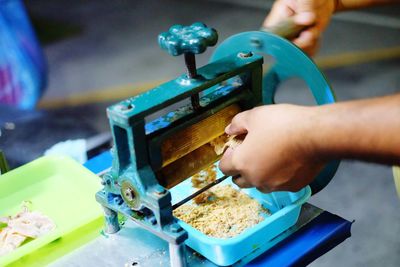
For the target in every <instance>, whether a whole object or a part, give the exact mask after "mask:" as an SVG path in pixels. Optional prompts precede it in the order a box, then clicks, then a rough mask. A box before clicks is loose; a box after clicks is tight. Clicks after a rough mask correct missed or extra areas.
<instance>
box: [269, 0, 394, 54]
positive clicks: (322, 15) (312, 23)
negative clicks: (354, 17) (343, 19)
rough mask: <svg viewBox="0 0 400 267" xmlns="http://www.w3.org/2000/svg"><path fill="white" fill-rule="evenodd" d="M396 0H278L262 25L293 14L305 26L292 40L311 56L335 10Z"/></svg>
mask: <svg viewBox="0 0 400 267" xmlns="http://www.w3.org/2000/svg"><path fill="white" fill-rule="evenodd" d="M395 3H397V4H400V0H277V1H275V3H274V5H273V6H272V9H271V12H270V13H269V14H268V16H267V17H266V18H265V20H264V23H263V27H265V28H270V27H273V26H274V25H277V24H279V22H281V21H283V20H285V19H288V18H293V20H294V22H295V23H296V24H298V25H304V26H306V27H305V29H304V30H303V31H302V32H301V33H300V34H299V35H298V37H295V38H294V39H293V40H292V41H293V42H294V43H295V44H296V45H297V46H299V47H300V48H302V49H303V50H304V51H305V52H306V53H307V54H309V55H311V56H312V55H314V54H315V53H316V51H317V49H318V43H319V40H320V37H321V34H322V32H323V31H324V30H325V28H326V27H327V26H328V24H329V22H330V19H331V17H332V15H333V14H334V13H335V12H339V11H345V10H352V9H360V8H365V7H371V6H376V5H384V4H395Z"/></svg>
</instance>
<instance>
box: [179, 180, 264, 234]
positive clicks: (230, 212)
mask: <svg viewBox="0 0 400 267" xmlns="http://www.w3.org/2000/svg"><path fill="white" fill-rule="evenodd" d="M208 191H210V192H211V194H212V197H209V198H208V199H207V201H205V202H203V203H200V204H190V203H188V204H185V205H182V206H181V207H179V208H177V209H176V210H174V216H176V217H177V218H178V219H180V220H182V221H184V222H186V223H188V224H190V225H191V226H193V227H194V228H196V229H197V230H199V231H200V232H202V233H204V234H206V235H208V236H211V237H217V238H230V237H234V236H236V235H238V234H240V233H241V232H243V231H244V230H245V229H246V228H249V227H252V226H254V225H256V224H258V223H260V222H261V221H263V220H264V217H265V216H266V215H269V214H270V212H269V211H268V210H267V209H265V208H264V207H262V205H261V204H260V203H259V202H258V201H257V200H255V199H252V198H250V197H249V196H248V195H247V194H245V193H243V192H241V191H238V190H236V189H234V188H233V187H232V186H231V185H218V186H215V187H213V188H211V189H210V190H208ZM208 191H207V192H208ZM263 215H264V216H263Z"/></svg>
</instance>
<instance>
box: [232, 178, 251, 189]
mask: <svg viewBox="0 0 400 267" xmlns="http://www.w3.org/2000/svg"><path fill="white" fill-rule="evenodd" d="M232 182H233V183H235V184H236V185H237V186H239V187H241V188H250V187H254V186H253V185H252V184H250V183H249V182H248V181H247V180H246V179H245V178H243V177H241V176H236V177H233V178H232Z"/></svg>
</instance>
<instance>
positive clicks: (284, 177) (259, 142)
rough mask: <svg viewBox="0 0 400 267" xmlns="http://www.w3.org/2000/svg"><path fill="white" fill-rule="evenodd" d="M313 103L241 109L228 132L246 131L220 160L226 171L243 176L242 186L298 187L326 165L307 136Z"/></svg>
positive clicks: (240, 179)
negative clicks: (239, 142) (238, 143)
mask: <svg viewBox="0 0 400 267" xmlns="http://www.w3.org/2000/svg"><path fill="white" fill-rule="evenodd" d="M311 109H312V108H311V107H301V106H294V105H285V104H281V105H268V106H262V107H257V108H254V109H252V110H249V111H245V112H242V113H239V114H238V115H236V116H235V117H234V119H233V120H232V123H231V124H230V125H229V126H228V127H227V128H226V130H225V131H226V133H227V134H229V135H238V134H244V133H246V134H247V135H246V138H245V139H244V141H243V143H242V144H241V145H239V146H237V147H236V148H234V149H232V148H228V150H227V151H226V152H225V154H224V156H223V158H222V159H221V161H220V165H219V167H220V169H221V170H222V171H223V172H224V173H225V174H230V175H236V174H240V175H241V177H240V178H238V179H236V180H235V183H236V184H238V185H239V186H240V187H251V186H255V187H257V188H258V189H259V190H261V191H263V192H270V191H283V190H285V191H298V190H300V189H301V188H302V187H304V186H306V185H307V184H309V183H310V182H311V181H312V180H313V179H314V178H315V176H316V175H317V174H318V173H319V172H320V170H321V169H322V167H323V166H324V162H323V161H321V159H319V158H317V157H316V155H315V153H316V151H315V149H314V147H313V144H312V143H311V142H310V139H309V138H308V136H309V133H310V131H313V129H312V128H310V126H311V123H312V120H313V117H312V114H313V113H312V112H310V110H311Z"/></svg>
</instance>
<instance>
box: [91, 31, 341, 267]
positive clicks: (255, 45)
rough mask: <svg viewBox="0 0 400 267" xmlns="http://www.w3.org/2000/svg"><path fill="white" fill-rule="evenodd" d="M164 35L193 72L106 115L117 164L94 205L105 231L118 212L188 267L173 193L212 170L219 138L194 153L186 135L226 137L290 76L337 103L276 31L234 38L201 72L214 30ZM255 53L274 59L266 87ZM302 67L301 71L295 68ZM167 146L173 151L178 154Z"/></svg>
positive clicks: (112, 228) (113, 228)
mask: <svg viewBox="0 0 400 267" xmlns="http://www.w3.org/2000/svg"><path fill="white" fill-rule="evenodd" d="M160 36H161V37H160V39H159V41H160V45H161V47H162V48H164V49H166V50H168V52H169V53H170V54H172V55H180V54H184V55H185V61H186V63H187V66H188V74H183V75H181V76H180V77H178V78H176V79H174V80H171V81H169V82H166V83H164V84H161V85H160V86H158V87H156V88H154V89H152V90H150V91H148V92H145V93H143V94H141V95H138V96H135V97H132V98H130V99H127V100H124V101H121V102H120V103H118V104H115V105H113V106H111V107H109V108H108V109H107V114H108V117H109V121H110V126H111V131H112V134H113V140H114V147H113V149H112V154H113V164H112V168H111V170H110V171H109V172H108V173H106V174H105V175H104V176H103V181H102V183H103V185H104V188H103V189H102V190H101V191H99V192H98V193H97V194H96V199H97V201H98V202H99V203H100V204H101V205H102V206H103V208H104V212H105V221H106V232H107V233H115V232H117V231H118V230H119V224H118V213H120V214H124V215H125V216H127V217H128V218H130V219H132V220H134V221H135V222H136V223H137V224H138V225H140V226H141V227H143V228H145V229H147V230H149V231H150V232H152V233H154V234H156V235H158V236H159V237H161V238H163V239H164V240H166V241H167V242H169V244H170V258H171V265H172V266H185V264H186V260H185V254H184V253H185V246H184V241H185V240H186V239H187V233H186V231H184V230H183V229H182V228H181V227H180V225H179V224H177V222H176V219H175V218H174V216H173V215H172V205H171V195H170V192H169V191H168V190H167V189H168V188H171V187H173V186H174V185H176V184H178V183H179V182H181V181H183V180H184V179H185V178H187V177H190V176H191V175H192V174H194V173H195V172H197V171H198V170H201V169H202V168H204V167H205V166H207V165H208V164H210V162H209V161H205V160H202V158H203V157H204V158H206V156H207V155H211V154H210V153H214V151H213V150H212V147H211V146H210V145H209V142H210V141H211V140H213V139H214V138H215V137H218V135H216V136H211V134H208V135H207V136H202V138H203V139H204V140H200V141H198V142H197V143H196V146H195V147H192V148H191V149H190V150H188V149H187V147H188V145H187V144H188V143H185V142H186V141H185V140H184V139H185V138H188V135H187V134H186V133H187V132H188V131H189V132H191V133H192V132H196V133H198V132H201V131H202V130H205V129H210V128H212V129H213V130H215V132H218V133H220V131H222V133H223V129H224V128H225V126H226V125H227V124H228V123H229V122H230V119H231V118H232V117H233V116H234V115H235V114H237V113H238V112H240V111H241V110H246V109H249V108H252V107H254V106H257V105H260V104H262V103H264V104H271V103H273V96H274V94H275V91H276V87H277V85H278V84H279V82H280V81H282V80H284V79H287V78H290V77H295V76H296V77H301V78H305V80H306V82H307V84H308V85H309V86H310V88H311V90H312V92H313V93H314V96H315V98H316V100H317V103H318V104H324V103H330V102H334V96H333V93H332V91H331V90H330V87H329V84H328V83H327V82H326V80H325V78H324V76H323V75H322V74H321V73H320V72H319V70H318V69H317V68H316V66H315V65H314V64H313V62H312V61H311V60H310V59H309V58H308V57H307V56H305V55H304V53H302V52H301V51H300V50H299V49H298V48H297V47H295V46H294V45H292V44H291V43H289V42H288V41H286V40H285V39H283V38H280V37H277V36H276V35H273V34H271V33H265V32H248V33H242V34H239V35H236V36H233V37H231V38H229V39H227V40H226V41H225V42H223V43H222V44H221V45H220V46H219V47H218V48H217V50H216V52H215V53H214V56H213V57H212V60H211V62H210V63H209V64H207V65H205V66H203V67H201V68H199V69H196V67H195V60H194V54H198V53H202V52H204V50H205V49H206V48H207V46H210V45H213V44H215V43H216V32H215V30H213V29H210V28H207V27H206V26H205V25H204V24H200V23H195V24H193V25H191V26H188V27H182V26H174V27H171V29H170V31H169V32H167V33H163V34H162V35H160ZM256 52H262V53H268V54H271V55H272V56H274V57H275V58H276V63H275V65H274V66H273V67H272V68H271V69H270V71H269V72H268V73H267V75H266V76H264V81H263V74H262V64H263V58H262V56H260V55H258V54H256ZM293 61H294V63H293ZM293 64H294V65H293ZM299 65H301V66H302V68H301V69H302V70H297V69H296V68H298V66H299ZM200 93H203V96H202V97H200V96H199V95H200ZM185 99H186V100H189V99H190V103H189V104H186V105H181V106H179V108H178V109H175V110H174V111H172V112H169V113H167V114H165V115H162V116H160V117H158V118H156V119H154V120H149V116H150V115H152V114H154V113H156V112H160V111H162V110H163V109H165V108H167V107H170V106H171V105H173V104H176V103H182V101H184V100H185ZM221 118H222V122H221ZM217 129H218V131H217ZM176 136H178V138H176ZM195 136H196V138H198V139H201V138H200V137H199V136H197V135H195ZM182 140H183V141H182ZM182 142H183V143H182ZM165 144H169V145H168V146H167V145H165ZM191 144H192V143H191ZM165 147H172V149H170V150H172V152H171V153H169V152H168V151H169V150H168V149H165ZM174 150H175V151H174ZM166 151H167V152H168V153H167V152H166ZM176 151H179V153H177V152H176ZM167 156H168V157H169V158H168V159H167ZM213 156H214V158H215V160H217V159H218V158H216V157H215V155H213ZM337 166H338V163H337V162H335V163H332V164H331V165H330V166H328V168H327V169H325V172H324V173H322V174H321V175H320V177H322V178H319V180H318V181H319V183H320V184H321V185H322V186H317V187H315V188H316V189H315V190H316V191H317V190H320V189H321V188H322V187H323V186H324V185H326V184H327V183H328V182H329V180H330V179H331V177H332V176H333V174H334V173H335V171H336V168H337ZM321 181H322V182H321Z"/></svg>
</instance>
